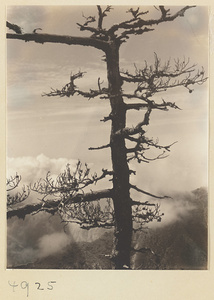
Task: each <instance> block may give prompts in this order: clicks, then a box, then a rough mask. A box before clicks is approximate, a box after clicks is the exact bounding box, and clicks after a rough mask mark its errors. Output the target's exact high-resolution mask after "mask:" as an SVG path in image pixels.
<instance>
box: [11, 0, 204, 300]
mask: <svg viewBox="0 0 214 300" xmlns="http://www.w3.org/2000/svg"><path fill="white" fill-rule="evenodd" d="M6 18H7V22H6V28H7V29H6V49H7V50H6V51H7V59H6V69H7V79H6V94H7V95H6V126H7V129H6V157H7V158H6V193H7V197H6V198H7V199H6V200H7V262H6V264H7V265H6V268H7V269H45V270H47V269H50V270H53V269H54V270H56V269H57V270H59V269H60V270H139V271H140V270H157V271H158V270H196V271H197V270H203V271H205V270H209V247H208V244H209V243H208V240H209V235H208V232H209V222H208V215H209V210H208V194H209V193H208V191H209V189H208V188H209V186H208V166H209V160H208V158H209V155H208V151H209V7H208V6H195V5H186V6H185V5H184V6H167V5H157V6H156V5H155V6H154V5H151V6H132V5H128V4H127V5H88V6H87V5H61V6H60V5H29V6H28V5H8V6H7V11H6ZM125 273H126V272H125ZM139 274H140V273H139ZM121 299H122V298H121ZM183 299H184V298H183ZM191 299H192V298H191Z"/></svg>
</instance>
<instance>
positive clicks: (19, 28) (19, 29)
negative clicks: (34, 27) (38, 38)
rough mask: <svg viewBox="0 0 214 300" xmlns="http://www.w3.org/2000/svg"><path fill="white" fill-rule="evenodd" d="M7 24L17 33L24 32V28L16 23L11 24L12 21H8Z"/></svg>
mask: <svg viewBox="0 0 214 300" xmlns="http://www.w3.org/2000/svg"><path fill="white" fill-rule="evenodd" d="M6 26H7V27H8V28H9V29H11V30H13V31H15V33H17V34H22V33H23V32H22V28H21V27H20V26H18V25H16V24H11V23H10V22H8V21H6Z"/></svg>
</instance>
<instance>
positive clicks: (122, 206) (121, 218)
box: [106, 42, 132, 269]
mask: <svg viewBox="0 0 214 300" xmlns="http://www.w3.org/2000/svg"><path fill="white" fill-rule="evenodd" d="M106 61H107V75H108V83H109V94H110V104H111V110H112V111H111V118H112V127H111V137H110V145H111V158H112V168H113V195H112V199H113V203H114V211H115V223H116V224H115V238H114V239H115V240H114V247H113V253H112V259H113V262H114V265H115V269H123V268H124V267H125V266H126V267H130V250H131V240H132V209H131V199H130V193H129V167H128V163H127V157H126V147H125V139H124V136H123V135H122V134H121V135H118V134H117V135H116V134H115V133H116V132H118V131H119V130H121V131H122V129H123V128H125V125H126V105H125V103H124V101H123V98H122V96H121V86H122V80H121V77H120V72H119V46H118V45H117V44H116V43H115V42H112V43H111V44H110V46H109V49H108V51H107V52H106Z"/></svg>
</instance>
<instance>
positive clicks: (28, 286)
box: [8, 280, 56, 297]
mask: <svg viewBox="0 0 214 300" xmlns="http://www.w3.org/2000/svg"><path fill="white" fill-rule="evenodd" d="M8 284H9V286H10V287H11V288H12V291H13V292H14V293H15V292H16V291H17V289H22V290H26V297H29V294H30V289H31V290H32V289H34V290H39V291H45V290H49V291H52V290H53V289H54V284H56V281H48V282H47V283H45V284H44V283H41V282H34V283H33V284H30V283H29V282H27V281H25V280H24V281H21V282H20V283H17V282H16V281H13V282H11V281H8Z"/></svg>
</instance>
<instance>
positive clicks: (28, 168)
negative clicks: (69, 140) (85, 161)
mask: <svg viewBox="0 0 214 300" xmlns="http://www.w3.org/2000/svg"><path fill="white" fill-rule="evenodd" d="M68 163H69V164H70V166H71V169H72V168H75V165H76V163H77V161H76V160H73V159H66V158H49V157H47V156H45V155H44V154H40V155H38V156H36V157H32V156H27V157H26V156H25V157H17V158H9V157H8V158H7V177H9V176H13V175H15V174H16V173H18V174H19V175H21V177H22V183H23V184H29V183H33V182H35V181H36V180H39V179H40V178H45V176H46V174H47V172H48V171H50V172H51V174H52V175H53V177H54V176H57V175H59V174H60V173H61V172H63V171H64V170H65V168H66V165H67V164H68Z"/></svg>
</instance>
